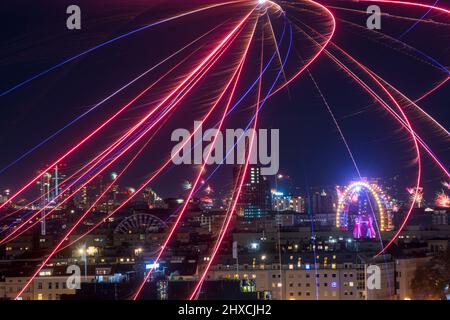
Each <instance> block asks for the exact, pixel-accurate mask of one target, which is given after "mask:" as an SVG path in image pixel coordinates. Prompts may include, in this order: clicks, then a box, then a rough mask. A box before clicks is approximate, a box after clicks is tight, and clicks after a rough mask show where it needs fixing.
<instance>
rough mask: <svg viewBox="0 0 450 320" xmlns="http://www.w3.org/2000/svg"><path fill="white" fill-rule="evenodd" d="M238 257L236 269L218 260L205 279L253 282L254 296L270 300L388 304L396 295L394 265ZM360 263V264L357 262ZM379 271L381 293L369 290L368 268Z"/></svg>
mask: <svg viewBox="0 0 450 320" xmlns="http://www.w3.org/2000/svg"><path fill="white" fill-rule="evenodd" d="M277 260H278V259H277V257H276V256H275V255H270V254H262V255H260V256H242V257H239V265H238V266H237V265H236V264H235V261H234V264H233V261H232V260H226V259H225V260H221V261H218V263H217V264H216V265H214V266H213V267H212V268H211V271H210V272H209V276H208V278H209V279H211V280H220V279H252V280H254V281H255V284H256V291H257V292H264V293H266V294H267V295H268V296H271V297H272V299H273V300H317V299H318V300H388V299H390V298H391V297H393V295H394V294H395V287H394V263H393V262H392V261H388V262H387V263H382V262H376V263H375V262H373V263H370V262H363V261H361V260H359V259H358V258H357V257H356V256H355V255H350V256H349V257H347V255H336V254H327V255H319V256H318V257H317V259H316V267H317V269H315V267H314V265H315V264H314V261H315V260H314V259H313V258H311V256H310V255H295V254H293V255H286V256H283V259H282V260H283V261H282V263H281V268H280V263H279V261H277ZM358 260H359V261H358ZM371 265H375V266H377V267H379V270H380V284H381V286H380V289H370V286H368V281H367V280H368V279H369V278H368V277H369V275H368V273H367V270H368V268H369V266H371Z"/></svg>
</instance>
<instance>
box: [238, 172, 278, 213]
mask: <svg viewBox="0 0 450 320" xmlns="http://www.w3.org/2000/svg"><path fill="white" fill-rule="evenodd" d="M242 170H243V166H236V167H234V172H233V177H234V179H233V180H234V183H233V184H234V185H237V182H238V181H239V178H240V177H241V174H242ZM271 200H272V196H271V192H270V182H269V181H268V180H267V179H266V178H265V177H264V176H262V175H261V168H260V167H258V166H256V165H250V166H249V167H248V171H247V174H246V177H245V178H244V184H243V186H242V190H241V194H240V196H239V201H238V204H237V211H238V215H239V216H240V217H243V218H244V219H248V220H252V219H257V218H261V217H263V216H267V215H268V214H269V212H270V211H271V209H272V203H271Z"/></svg>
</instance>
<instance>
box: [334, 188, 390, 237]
mask: <svg viewBox="0 0 450 320" xmlns="http://www.w3.org/2000/svg"><path fill="white" fill-rule="evenodd" d="M337 193H338V198H339V200H338V205H337V210H336V227H337V228H339V229H341V230H345V231H349V230H351V231H352V233H353V236H354V238H355V239H360V238H370V239H373V238H375V237H376V236H377V230H378V231H379V232H384V231H391V230H393V229H394V226H393V213H394V212H395V211H396V210H397V206H396V202H395V200H393V199H392V198H391V197H390V196H388V195H386V194H385V193H384V191H383V190H382V188H381V187H380V186H379V185H378V184H377V183H376V182H368V181H357V182H352V183H350V185H348V186H346V187H344V188H341V187H337Z"/></svg>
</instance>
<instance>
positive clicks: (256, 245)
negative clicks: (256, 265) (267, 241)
mask: <svg viewBox="0 0 450 320" xmlns="http://www.w3.org/2000/svg"><path fill="white" fill-rule="evenodd" d="M250 248H252V249H253V250H256V249H258V248H259V243H257V242H252V243H251V244H250Z"/></svg>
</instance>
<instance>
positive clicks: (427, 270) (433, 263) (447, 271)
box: [411, 250, 450, 299]
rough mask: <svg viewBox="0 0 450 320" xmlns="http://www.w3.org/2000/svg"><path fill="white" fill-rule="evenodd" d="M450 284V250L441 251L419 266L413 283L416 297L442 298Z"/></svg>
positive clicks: (412, 287) (412, 286)
mask: <svg viewBox="0 0 450 320" xmlns="http://www.w3.org/2000/svg"><path fill="white" fill-rule="evenodd" d="M449 284H450V250H447V251H443V252H440V253H439V254H437V255H436V256H434V257H433V258H432V259H431V260H430V261H429V262H427V263H426V264H424V265H423V266H421V267H419V268H417V270H416V272H415V274H414V278H413V280H412V283H411V289H412V290H413V294H414V298H415V299H442V297H443V296H444V290H445V288H446V287H447V286H448V285H449Z"/></svg>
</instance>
